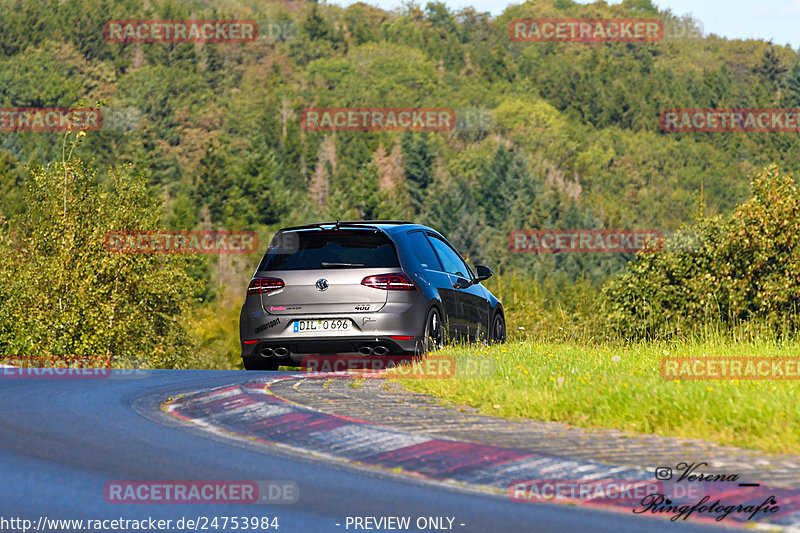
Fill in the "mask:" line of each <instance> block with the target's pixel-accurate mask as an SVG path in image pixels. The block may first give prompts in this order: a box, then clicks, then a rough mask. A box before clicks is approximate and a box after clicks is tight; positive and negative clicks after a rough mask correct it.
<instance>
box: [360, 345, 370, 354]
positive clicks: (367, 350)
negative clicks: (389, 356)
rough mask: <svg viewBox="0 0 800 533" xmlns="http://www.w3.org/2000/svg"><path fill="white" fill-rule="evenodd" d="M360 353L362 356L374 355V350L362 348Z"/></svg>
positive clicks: (367, 347) (366, 347)
mask: <svg viewBox="0 0 800 533" xmlns="http://www.w3.org/2000/svg"><path fill="white" fill-rule="evenodd" d="M358 353H360V354H361V355H372V348H370V347H369V346H362V347H361V348H359V349H358Z"/></svg>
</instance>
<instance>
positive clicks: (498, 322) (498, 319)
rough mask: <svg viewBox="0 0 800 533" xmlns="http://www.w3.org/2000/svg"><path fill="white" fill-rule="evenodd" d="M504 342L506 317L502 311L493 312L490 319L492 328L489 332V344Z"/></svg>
mask: <svg viewBox="0 0 800 533" xmlns="http://www.w3.org/2000/svg"><path fill="white" fill-rule="evenodd" d="M504 342H506V319H505V317H504V316H503V315H502V313H495V315H494V318H493V319H492V329H491V330H490V332H489V344H503V343H504Z"/></svg>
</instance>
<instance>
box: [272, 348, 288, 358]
mask: <svg viewBox="0 0 800 533" xmlns="http://www.w3.org/2000/svg"><path fill="white" fill-rule="evenodd" d="M273 353H274V354H275V355H276V356H277V357H286V356H287V355H289V349H288V348H286V347H285V346H279V347H278V348H275V350H274V351H273Z"/></svg>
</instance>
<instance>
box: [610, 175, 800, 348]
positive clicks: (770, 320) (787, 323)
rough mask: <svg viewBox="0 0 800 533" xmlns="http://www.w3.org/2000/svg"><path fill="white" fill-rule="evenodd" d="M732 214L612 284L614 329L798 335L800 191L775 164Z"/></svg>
mask: <svg viewBox="0 0 800 533" xmlns="http://www.w3.org/2000/svg"><path fill="white" fill-rule="evenodd" d="M751 187H752V196H751V197H750V198H749V199H748V200H747V201H745V202H744V203H743V204H741V205H739V206H738V207H737V208H736V209H735V210H734V211H733V212H732V213H730V214H729V215H726V216H716V217H712V218H702V217H701V218H699V219H698V220H697V221H696V222H695V223H694V224H693V225H691V226H687V227H684V228H683V229H681V230H680V231H678V232H676V233H675V234H674V235H673V236H672V237H670V238H669V239H668V240H667V242H666V244H665V247H664V249H663V250H662V251H661V252H658V253H641V254H640V255H639V256H638V258H637V261H636V262H634V263H632V264H631V265H630V266H629V271H628V272H626V273H625V274H624V275H622V276H620V277H619V278H617V279H615V280H613V281H611V282H610V283H608V284H607V285H606V287H605V288H604V291H603V297H604V302H603V305H604V307H605V314H606V316H607V318H608V323H609V325H610V327H611V328H612V329H613V330H616V331H617V332H619V333H621V334H623V335H626V336H633V337H663V336H669V335H672V334H676V333H691V332H696V331H697V330H698V328H699V327H703V326H704V325H708V324H713V325H715V326H726V327H729V326H741V325H742V324H759V325H761V326H764V327H766V328H768V329H769V330H771V331H772V332H773V333H787V332H794V331H795V330H796V328H797V321H796V319H797V311H798V302H800V193H798V190H797V187H796V186H795V184H794V180H793V179H792V178H791V176H789V175H784V174H782V173H781V172H780V171H779V170H778V168H777V167H776V166H770V167H768V168H766V169H764V170H762V171H761V172H759V173H757V174H756V175H755V176H754V177H753V178H752V179H751Z"/></svg>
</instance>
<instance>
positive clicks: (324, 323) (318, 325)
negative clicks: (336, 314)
mask: <svg viewBox="0 0 800 533" xmlns="http://www.w3.org/2000/svg"><path fill="white" fill-rule="evenodd" d="M349 329H350V321H349V320H346V319H343V318H326V319H323V320H295V321H294V326H293V331H294V332H295V333H319V332H325V331H347V330H349Z"/></svg>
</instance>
